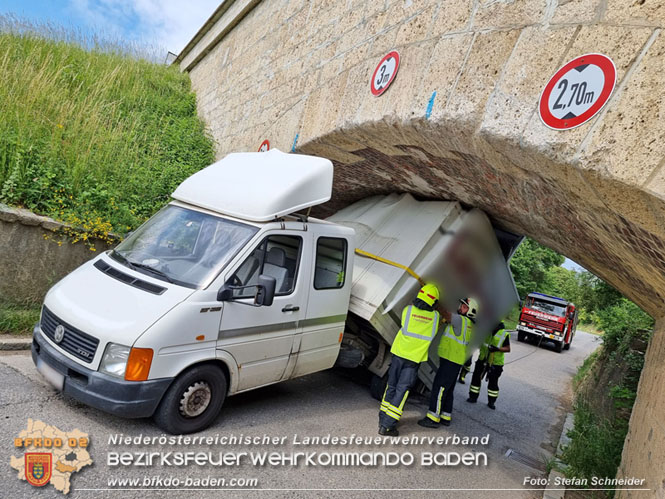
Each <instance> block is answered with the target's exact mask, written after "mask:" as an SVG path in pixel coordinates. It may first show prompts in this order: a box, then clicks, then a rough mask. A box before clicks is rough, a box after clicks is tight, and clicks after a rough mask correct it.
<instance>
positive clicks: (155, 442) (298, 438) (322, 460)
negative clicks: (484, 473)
mask: <svg viewBox="0 0 665 499" xmlns="http://www.w3.org/2000/svg"><path fill="white" fill-rule="evenodd" d="M489 438H490V437H489V434H486V435H484V436H482V437H480V436H459V435H457V434H453V435H447V436H443V435H441V436H425V437H423V436H418V435H409V436H403V437H386V436H363V435H356V434H351V435H342V436H333V435H322V436H309V435H307V436H305V435H298V434H294V435H290V436H271V435H245V434H230V435H219V434H216V435H211V436H189V435H164V434H162V435H159V436H149V435H143V434H139V435H135V436H130V435H125V434H122V433H116V434H112V435H110V436H109V439H108V443H109V445H111V446H115V447H116V449H117V451H115V450H114V451H110V452H107V454H106V464H107V465H108V466H111V467H121V466H126V467H129V466H131V467H142V466H147V467H152V466H167V467H169V466H192V465H193V466H226V467H233V466H243V465H250V466H261V467H262V466H306V467H308V466H343V467H349V466H350V467H354V466H412V465H420V466H459V465H462V466H487V454H486V453H484V452H478V451H476V450H475V449H473V450H469V451H466V452H456V451H453V450H445V451H444V450H443V449H441V448H442V447H444V446H447V445H450V446H474V447H475V446H487V445H488V444H489ZM418 445H429V446H431V447H432V450H429V449H428V450H422V449H419V450H418V451H417V452H415V453H414V452H409V451H408V450H406V449H400V450H394V449H390V450H386V451H383V450H378V451H377V449H376V448H377V447H382V446H390V447H394V446H404V447H405V446H418ZM139 446H143V447H153V449H152V450H140V451H139V449H137V447H139ZM168 446H178V447H182V446H192V447H193V446H205V451H202V450H201V449H200V447H199V449H192V450H187V451H183V450H181V449H178V450H173V451H168V450H164V447H168ZM215 446H219V447H224V449H222V450H217V451H211V450H210V448H211V447H215ZM234 446H239V447H240V449H239V450H235V449H233V447H234ZM262 446H263V447H268V448H269V450H260V449H256V450H246V448H247V447H262ZM286 446H290V447H292V448H293V447H295V448H296V449H304V448H306V447H315V446H318V447H323V448H324V449H322V450H320V449H317V450H306V451H300V450H296V451H291V452H290V451H288V450H287V449H286V448H285V447H286ZM276 447H284V448H283V450H277V451H276V450H275V448H276ZM341 447H344V448H345V449H344V450H343V451H342V450H341V449H340V448H341ZM349 447H356V448H361V449H354V450H351V449H349ZM363 447H364V448H365V449H362V448H363ZM437 447H438V449H437ZM190 448H191V447H190ZM130 449H131V450H130ZM328 449H332V451H329V450H328Z"/></svg>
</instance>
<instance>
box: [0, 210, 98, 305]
mask: <svg viewBox="0 0 665 499" xmlns="http://www.w3.org/2000/svg"><path fill="white" fill-rule="evenodd" d="M63 227H64V225H63V224H61V223H59V222H56V221H55V220H52V219H50V218H48V217H40V216H38V215H35V214H34V213H31V212H29V211H27V210H21V209H13V208H9V207H8V206H5V205H0V301H11V302H39V301H41V300H42V298H43V297H44V295H45V294H46V292H47V291H48V289H49V288H50V287H51V286H52V285H53V284H55V283H56V282H57V281H58V280H60V279H61V278H62V277H63V276H65V275H66V274H68V273H69V272H71V271H72V270H74V269H75V268H76V267H78V266H79V265H81V264H82V263H84V262H86V261H88V260H90V259H91V258H93V257H94V256H95V255H97V254H99V252H100V251H105V250H107V249H108V248H109V246H108V244H107V243H105V242H103V241H99V240H92V243H91V244H93V245H94V248H95V251H92V250H91V249H90V247H88V246H86V244H84V243H83V242H77V243H75V244H72V243H70V242H69V241H67V240H66V238H65V237H64V236H63V235H62V234H60V233H59V232H58V231H59V230H61V229H62V228H63Z"/></svg>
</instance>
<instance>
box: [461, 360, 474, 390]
mask: <svg viewBox="0 0 665 499" xmlns="http://www.w3.org/2000/svg"><path fill="white" fill-rule="evenodd" d="M472 362H473V355H472V356H471V357H469V358H468V359H467V361H466V362H465V363H464V365H463V366H462V370H461V371H460V372H459V380H460V382H461V383H464V379H465V378H466V375H467V374H469V372H471V363H472Z"/></svg>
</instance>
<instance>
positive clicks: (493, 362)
mask: <svg viewBox="0 0 665 499" xmlns="http://www.w3.org/2000/svg"><path fill="white" fill-rule="evenodd" d="M505 328H506V326H505V325H504V324H503V322H500V323H499V324H497V326H496V327H495V328H494V331H492V334H490V335H488V336H487V338H486V339H485V342H484V343H483V344H482V345H481V346H480V355H479V356H478V360H477V361H476V367H475V369H474V370H473V378H472V379H471V386H470V387H469V398H468V399H466V401H467V402H471V403H472V404H475V403H476V402H477V401H478V396H479V395H480V384H481V382H482V379H483V376H484V375H485V374H487V381H488V383H487V406H488V407H489V408H490V409H496V407H495V405H494V404H495V403H496V399H498V398H499V377H500V376H501V373H502V372H503V365H504V362H505V361H504V353H508V352H510V334H509V333H508V331H506V329H505Z"/></svg>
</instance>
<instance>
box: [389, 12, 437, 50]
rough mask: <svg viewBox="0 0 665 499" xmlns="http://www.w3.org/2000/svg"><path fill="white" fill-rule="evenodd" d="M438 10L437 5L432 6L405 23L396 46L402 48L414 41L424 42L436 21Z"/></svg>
mask: <svg viewBox="0 0 665 499" xmlns="http://www.w3.org/2000/svg"><path fill="white" fill-rule="evenodd" d="M436 10H437V9H436V6H435V5H430V6H429V7H426V8H424V9H423V10H422V11H420V12H418V13H417V14H415V15H414V16H413V17H411V18H409V19H407V20H406V21H404V22H403V23H402V24H401V25H400V27H399V29H398V31H397V38H396V39H395V46H397V47H400V46H402V45H406V44H408V43H413V42H414V41H419V40H423V39H424V38H425V35H426V34H427V32H428V30H429V26H430V24H432V22H433V20H434V14H435V12H436Z"/></svg>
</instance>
